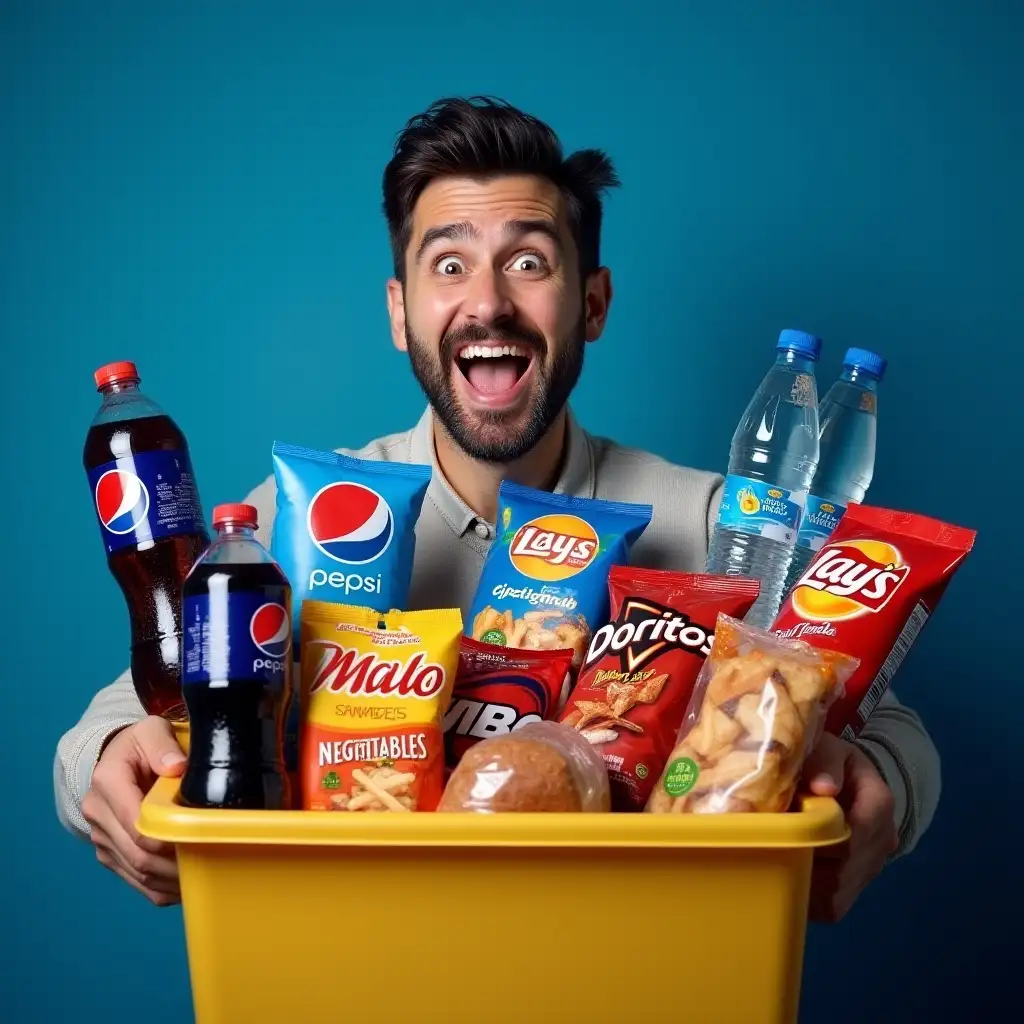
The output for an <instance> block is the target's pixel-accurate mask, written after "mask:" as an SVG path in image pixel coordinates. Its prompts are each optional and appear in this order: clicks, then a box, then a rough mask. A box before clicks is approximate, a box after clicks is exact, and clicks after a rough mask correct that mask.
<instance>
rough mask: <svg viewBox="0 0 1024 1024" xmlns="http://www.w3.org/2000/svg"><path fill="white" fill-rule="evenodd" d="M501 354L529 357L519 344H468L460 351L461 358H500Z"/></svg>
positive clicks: (522, 357) (521, 357)
mask: <svg viewBox="0 0 1024 1024" xmlns="http://www.w3.org/2000/svg"><path fill="white" fill-rule="evenodd" d="M501 356H518V357H519V358H520V359H527V358H529V357H528V355H527V352H526V350H525V349H523V348H520V347H519V346H518V345H467V346H466V347H465V348H464V349H462V351H461V352H460V353H459V358H461V359H499V358H500V357H501Z"/></svg>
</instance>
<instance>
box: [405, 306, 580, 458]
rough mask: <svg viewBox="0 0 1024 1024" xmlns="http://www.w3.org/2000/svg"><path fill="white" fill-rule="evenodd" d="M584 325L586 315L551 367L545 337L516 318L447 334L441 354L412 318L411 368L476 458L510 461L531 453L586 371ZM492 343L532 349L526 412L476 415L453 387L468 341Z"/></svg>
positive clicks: (459, 441) (409, 335) (447, 425)
mask: <svg viewBox="0 0 1024 1024" xmlns="http://www.w3.org/2000/svg"><path fill="white" fill-rule="evenodd" d="M585 328H586V324H585V320H584V317H583V316H582V314H581V316H580V319H579V321H578V322H577V323H576V325H575V327H574V328H573V330H572V331H571V332H570V334H569V336H568V337H566V338H565V339H564V340H563V342H562V344H560V345H559V346H558V348H557V350H556V353H555V358H554V360H553V361H552V362H551V364H550V366H548V365H547V363H546V360H545V358H544V357H545V356H546V355H547V349H548V345H547V342H546V341H545V340H544V336H543V335H542V334H540V333H539V332H538V331H535V330H533V329H531V328H529V327H526V326H525V325H522V324H517V323H515V322H512V323H506V324H503V325H502V326H500V327H499V326H496V325H495V326H491V327H484V326H483V325H482V324H463V325H462V326H461V327H457V328H455V329H454V330H452V331H449V332H448V333H447V334H445V335H444V337H443V338H442V339H441V344H440V346H439V347H438V354H437V356H435V355H434V354H433V352H432V351H431V348H430V345H429V344H428V343H427V342H425V341H423V339H421V338H419V337H418V336H417V335H416V334H415V333H414V332H413V331H412V329H411V328H410V327H409V323H408V320H407V321H406V326H405V340H406V344H407V345H408V349H409V359H410V361H411V363H412V372H413V373H414V374H415V375H416V380H417V381H419V384H420V387H421V388H422V389H423V392H424V394H425V395H426V396H427V400H428V401H429V402H430V405H431V407H432V408H433V410H434V413H435V415H436V416H437V417H438V419H439V420H440V421H441V423H442V425H443V426H444V428H445V430H447V431H448V434H449V435H450V436H451V438H452V440H453V441H455V443H456V444H457V445H458V446H459V447H460V448H461V449H462V450H463V451H464V452H465V453H466V454H467V455H469V456H470V457H471V458H473V459H478V460H479V461H481V462H499V463H508V462H514V461H515V460H517V459H520V458H522V457H523V456H524V455H525V454H526V453H527V452H529V451H530V450H531V449H532V448H533V447H534V446H535V445H536V444H537V442H538V441H539V440H540V439H541V438H542V437H543V436H544V435H545V434H546V433H547V431H548V429H549V428H550V427H551V425H552V423H554V422H555V420H556V419H557V418H558V416H559V414H560V413H561V411H562V409H563V408H565V403H566V402H567V401H568V400H569V395H570V394H571V393H572V390H573V388H574V387H576V382H577V381H578V380H579V377H580V373H581V372H582V370H583V351H584V348H585V347H586V340H585ZM487 341H490V342H494V343H495V344H502V345H514V344H523V345H526V346H527V347H529V348H530V349H532V350H533V352H534V356H533V358H534V359H535V360H536V362H537V367H536V371H537V372H536V383H535V384H534V387H533V393H532V394H531V395H530V400H529V405H528V406H527V407H526V409H525V410H524V409H519V410H514V411H512V410H509V411H506V410H502V409H495V410H480V411H474V413H472V414H471V413H469V412H467V410H465V409H463V407H462V406H461V405H460V403H459V400H458V397H457V396H456V394H455V391H454V389H453V387H452V374H453V373H461V372H462V371H461V370H460V369H459V368H458V367H457V366H456V365H455V352H456V351H457V350H458V348H459V347H460V346H462V345H465V344H467V343H470V342H487Z"/></svg>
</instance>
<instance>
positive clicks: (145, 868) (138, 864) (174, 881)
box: [92, 805, 178, 893]
mask: <svg viewBox="0 0 1024 1024" xmlns="http://www.w3.org/2000/svg"><path fill="white" fill-rule="evenodd" d="M95 821H96V824H95V825H94V826H93V837H92V838H93V843H94V844H95V845H96V846H97V847H100V846H105V847H106V848H108V849H109V850H110V851H111V852H113V853H114V854H115V855H116V856H117V858H118V860H119V861H120V863H121V864H122V865H123V866H124V868H125V871H126V872H127V873H128V874H130V875H131V876H132V877H133V878H134V879H135V880H136V881H137V882H138V883H139V884H140V885H142V886H144V887H146V888H150V889H155V890H157V891H159V892H170V893H177V891H178V862H177V860H176V859H175V858H174V856H173V849H174V848H173V847H170V850H171V855H170V856H168V855H167V854H166V852H165V853H163V854H161V853H151V852H149V851H147V850H146V849H144V848H143V847H141V846H140V845H139V844H137V843H135V842H133V841H132V838H131V836H129V835H128V833H127V832H125V830H124V828H123V827H122V826H121V823H120V822H119V821H118V820H117V817H116V815H115V814H114V812H113V811H112V810H111V809H110V808H109V807H107V806H106V805H103V806H101V807H99V808H98V809H97V810H96V811H95ZM160 845H161V846H164V844H160Z"/></svg>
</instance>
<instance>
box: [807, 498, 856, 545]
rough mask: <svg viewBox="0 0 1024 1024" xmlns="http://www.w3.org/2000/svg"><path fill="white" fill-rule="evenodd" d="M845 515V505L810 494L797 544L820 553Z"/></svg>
mask: <svg viewBox="0 0 1024 1024" xmlns="http://www.w3.org/2000/svg"><path fill="white" fill-rule="evenodd" d="M845 514H846V506H845V505H840V504H839V503H838V502H835V501H824V500H823V499H821V498H818V497H815V495H813V494H808V495H807V509H806V511H805V512H804V516H803V519H801V520H800V532H799V533H798V534H797V538H796V542H797V544H799V545H800V547H803V548H809V549H810V550H811V551H820V550H821V548H822V546H823V545H824V543H825V541H827V540H828V538H829V536H830V535H831V533H832V531H833V530H834V529H835V528H836V527H837V526H838V525H839V520H840V519H842V518H843V516H844V515H845Z"/></svg>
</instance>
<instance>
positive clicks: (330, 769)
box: [299, 601, 462, 811]
mask: <svg viewBox="0 0 1024 1024" xmlns="http://www.w3.org/2000/svg"><path fill="white" fill-rule="evenodd" d="M300 629H301V638H302V673H301V676H302V687H301V701H302V704H301V707H302V735H301V740H300V744H299V751H300V753H299V770H300V775H301V783H302V806H303V808H304V809H305V810H310V811H432V810H434V808H436V807H437V804H438V801H439V800H440V799H441V792H442V790H443V789H444V735H443V733H442V728H441V723H442V720H443V718H444V713H445V710H446V709H447V707H448V703H449V701H450V699H451V693H452V686H453V684H454V681H455V672H456V669H457V667H458V662H459V637H460V635H461V634H462V614H461V612H460V611H459V610H458V609H457V608H452V609H441V610H438V611H419V612H401V611H397V610H394V611H390V612H387V613H386V614H384V615H381V614H379V613H378V612H375V611H373V610H372V609H369V608H357V607H355V606H352V605H343V604H328V603H326V602H324V601H303V603H302V613H301V624H300Z"/></svg>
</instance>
